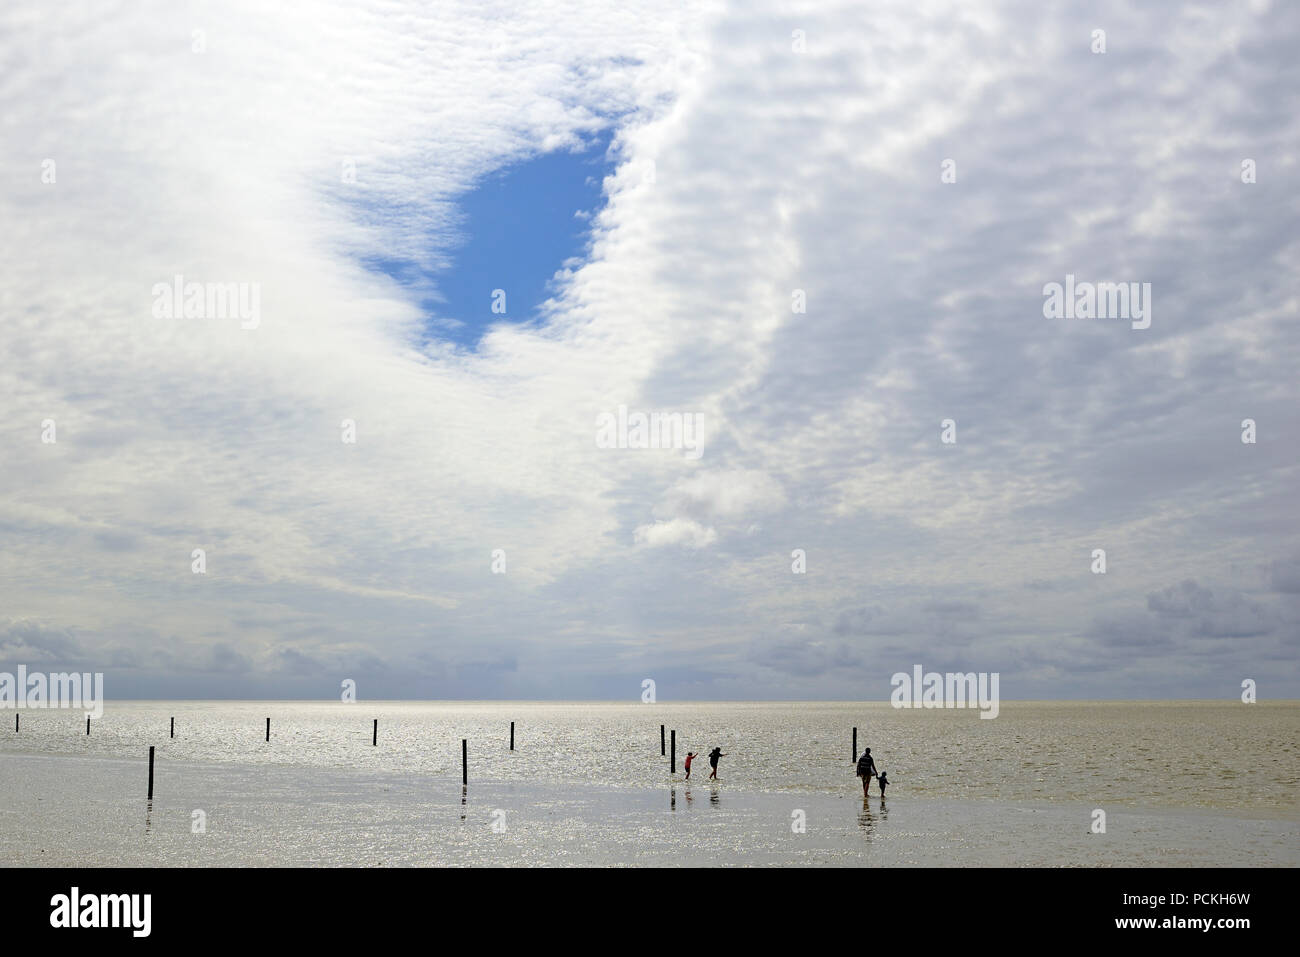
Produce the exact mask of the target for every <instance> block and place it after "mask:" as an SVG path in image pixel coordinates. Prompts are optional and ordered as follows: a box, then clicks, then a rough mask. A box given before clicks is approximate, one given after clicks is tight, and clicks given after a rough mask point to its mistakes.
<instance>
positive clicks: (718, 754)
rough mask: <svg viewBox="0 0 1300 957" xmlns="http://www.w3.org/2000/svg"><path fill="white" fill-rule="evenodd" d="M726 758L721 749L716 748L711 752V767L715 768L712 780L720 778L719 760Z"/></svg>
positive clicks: (710, 776)
mask: <svg viewBox="0 0 1300 957" xmlns="http://www.w3.org/2000/svg"><path fill="white" fill-rule="evenodd" d="M725 757H726V755H725V754H723V753H722V749H721V748H714V749H713V750H712V751H710V752H709V767H711V768H713V773H712V774H710V775H709V778H710V779H716V778H717V777H718V758H725Z"/></svg>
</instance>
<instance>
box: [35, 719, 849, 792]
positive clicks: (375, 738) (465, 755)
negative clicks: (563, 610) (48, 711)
mask: <svg viewBox="0 0 1300 957" xmlns="http://www.w3.org/2000/svg"><path fill="white" fill-rule="evenodd" d="M665 727H666V725H662V724H661V725H659V754H660V756H664V755H670V756H669V758H668V770H669V773H670V774H676V773H677V729H676V728H673V729H672V730H671V731H669V732H667V734H668V736H669V737H668V738H667V740H665V730H664V729H665ZM14 731H15V732H17V731H18V715H16V714H15V715H14ZM86 734H90V716H89V715H87V716H86ZM170 736H171V737H173V738H174V737H176V719H175V718H172V719H171V731H170ZM266 740H268V741H270V740H271V719H270V718H267V719H266ZM669 742H671V744H669ZM370 745H371V747H378V746H379V719H378V718H375V723H374V725H373V727H372V729H371V733H370ZM670 747H671V751H669V750H668V749H669V748H670ZM514 749H515V723H514V722H513V721H511V722H510V750H511V751H513V750H514ZM850 760H851V761H852V762H853V763H855V764H856V763H857V760H858V729H857V728H856V727H855V728H854V729H853V751H852V755H851V757H850ZM460 783H461V784H463V785H465V784H469V739H468V738H461V739H460ZM149 800H151V801H152V800H153V745H150V746H149Z"/></svg>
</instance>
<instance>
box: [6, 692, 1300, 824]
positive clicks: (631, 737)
mask: <svg viewBox="0 0 1300 957" xmlns="http://www.w3.org/2000/svg"><path fill="white" fill-rule="evenodd" d="M0 714H5V713H4V712H0ZM173 715H174V716H175V717H176V728H177V731H176V737H175V739H169V738H168V736H167V734H168V719H169V718H170V717H171V716H173ZM268 716H269V717H270V718H271V724H272V733H271V740H270V742H269V743H268V742H266V741H265V740H264V736H265V721H266V718H267V717H268ZM374 718H378V719H379V746H378V747H377V748H376V747H371V744H370V742H371V721H372V719H374ZM4 720H8V719H7V718H6V719H4ZM511 721H514V722H515V746H516V750H515V751H513V752H511V751H510V750H509V735H510V722H511ZM661 723H662V724H666V725H667V726H668V728H670V729H673V728H675V729H676V730H677V760H678V770H679V772H680V769H681V761H682V758H683V757H684V756H685V754H686V752H687V750H688V749H690V750H695V751H699V752H701V753H707V752H708V751H709V750H710V749H711V748H712V747H714V746H715V745H717V746H719V747H721V748H722V750H723V751H724V752H726V753H727V755H728V756H727V757H726V758H723V759H722V764H721V772H720V776H721V777H722V778H723V779H724V780H725V782H726V784H727V786H728V787H729V788H731V789H733V790H735V789H744V790H757V791H777V792H781V791H809V792H814V793H823V794H840V793H843V792H844V791H845V790H846V789H848V790H849V791H852V789H853V788H854V787H856V786H857V784H856V780H855V778H854V777H853V769H852V764H851V756H850V751H851V749H852V738H851V734H852V728H853V727H854V726H857V728H858V746H859V748H862V747H870V748H871V749H872V753H873V755H874V756H875V758H876V763H877V765H878V766H879V767H881V768H882V769H885V770H887V771H888V772H889V778H890V781H891V784H892V786H893V788H894V793H895V794H897V795H900V796H901V795H902V794H903V793H907V794H908V795H910V796H912V797H928V798H951V799H969V798H986V799H994V800H1009V801H1034V802H1042V801H1046V802H1057V801H1082V802H1091V803H1094V804H1103V803H1104V804H1120V805H1135V806H1144V807H1171V808H1215V809H1220V810H1230V811H1249V812H1271V813H1277V814H1281V815H1287V816H1297V815H1300V804H1298V802H1297V798H1296V794H1297V785H1300V752H1298V751H1297V743H1298V742H1300V702H1268V703H1261V704H1255V705H1245V704H1240V703H1233V702H1223V703H1220V702H1004V703H1003V704H1002V707H1001V712H1000V714H999V716H998V717H997V718H995V719H992V720H989V719H981V718H980V717H979V712H978V711H975V710H955V709H954V710H922V709H918V710H907V709H895V708H892V707H890V706H889V705H888V704H887V703H871V704H854V703H826V702H809V703H801V702H764V703H743V702H742V703H722V704H694V703H674V704H654V705H643V704H639V703H637V704H629V703H621V702H620V703H581V704H577V703H574V704H566V703H536V702H438V703H430V702H390V701H384V702H371V703H360V704H343V703H341V702H269V703H268V702H236V701H210V702H193V701H187V702H120V703H109V704H108V705H107V706H106V707H105V711H104V715H103V717H102V718H101V719H99V720H98V721H95V722H94V724H93V727H92V730H91V735H90V737H86V734H85V718H84V715H83V714H82V713H80V712H72V711H53V710H49V711H37V710H29V711H24V712H22V724H21V732H20V733H18V734H13V733H12V725H10V727H9V728H7V729H5V730H0V753H3V752H17V753H47V754H51V753H52V754H73V755H95V754H98V755H106V756H113V757H135V756H139V755H141V754H146V753H147V752H148V748H149V746H150V745H155V746H157V748H158V756H159V760H187V761H196V762H208V761H217V762H243V763H250V764H283V765H293V766H301V767H317V768H355V769H358V770H373V771H376V772H384V771H388V772H394V773H398V774H420V775H426V776H429V777H448V778H452V779H456V780H458V779H459V777H460V742H461V739H462V738H465V739H468V741H469V749H470V752H469V753H470V776H471V780H474V781H481V780H491V781H527V782H533V783H553V784H557V785H568V784H573V783H578V782H591V783H596V782H599V783H602V784H609V785H615V786H623V787H651V786H657V785H660V784H662V783H664V782H665V781H667V780H668V773H667V769H668V759H667V758H666V757H661V756H660V753H659V725H660V724H661ZM701 766H702V767H703V772H704V774H705V775H706V776H707V774H708V765H707V762H705V761H704V759H703V758H702V757H701V758H700V759H699V763H697V765H696V769H697V770H696V771H695V772H693V773H694V774H699V770H698V769H699V768H701Z"/></svg>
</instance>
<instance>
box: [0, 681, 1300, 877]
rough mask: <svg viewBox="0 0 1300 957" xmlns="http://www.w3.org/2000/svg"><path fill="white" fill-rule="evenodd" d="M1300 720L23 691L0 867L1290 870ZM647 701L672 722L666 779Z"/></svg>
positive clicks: (1137, 706) (1174, 706)
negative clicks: (685, 770)
mask: <svg viewBox="0 0 1300 957" xmlns="http://www.w3.org/2000/svg"><path fill="white" fill-rule="evenodd" d="M172 715H175V717H176V727H177V736H176V738H175V739H170V738H168V736H167V730H168V719H169V718H170V717H171V716H172ZM267 716H270V717H271V719H272V735H271V741H270V742H269V743H268V742H266V741H265V740H264V734H265V720H266V717H267ZM374 717H378V718H379V719H380V725H379V746H378V747H372V746H371V743H370V742H371V720H372V719H373V718H374ZM511 720H513V721H515V723H516V750H515V751H514V752H511V751H510V750H509V747H508V744H509V726H510V721H511ZM1298 721H1300V707H1298V706H1297V705H1296V704H1294V703H1279V704H1269V705H1250V706H1248V705H1233V704H1218V703H1200V702H1197V703H1177V702H1156V703H1016V702H1013V703H1009V704H1004V705H1003V706H1002V712H1001V714H1000V716H999V717H998V718H996V719H994V720H984V719H980V718H979V717H978V712H975V711H968V712H959V711H924V710H917V711H896V710H894V709H892V708H890V707H889V706H888V705H861V704H837V703H833V704H826V703H814V704H802V703H764V704H744V703H737V704H672V705H630V704H622V703H618V704H599V703H598V704H550V703H545V704H543V703H518V702H509V703H495V702H466V703H437V704H431V703H401V702H382V703H374V704H370V705H366V704H357V705H344V704H341V703H304V702H280V703H270V704H268V703H264V702H253V703H249V702H183V703H180V702H131V703H123V704H116V705H109V706H108V707H107V709H106V710H105V713H104V716H103V718H102V719H100V720H98V721H96V722H94V724H93V726H92V733H91V735H90V737H89V738H87V736H86V734H85V719H84V716H83V715H81V714H79V713H75V712H66V711H27V712H24V713H23V714H22V728H21V731H20V732H19V733H17V734H15V733H13V731H12V725H10V727H9V729H7V730H6V731H5V732H0V864H3V865H9V866H12V865H33V864H34V865H95V866H103V865H125V864H134V865H171V866H189V865H214V864H225V865H247V866H266V865H289V864H300V865H375V864H381V865H428V864H471V865H485V866H492V865H502V864H510V865H518V864H524V865H532V864H552V865H570V864H604V865H609V864H613V865H623V864H627V865H636V864H656V865H686V866H706V865H715V864H728V865H774V864H794V865H819V866H864V865H865V866H877V865H918V864H928V865H940V866H966V865H977V864H978V865H1035V866H1074V865H1086V866H1116V865H1152V864H1162V865H1163V864H1168V865H1180V866H1181V865H1188V866H1193V865H1194V866H1213V865H1266V866H1276V865H1282V866H1296V865H1297V864H1300V812H1298V811H1297V806H1296V799H1295V794H1296V783H1297V766H1296V751H1295V742H1296V740H1297V735H1296V731H1297V730H1298V727H1297V723H1298ZM661 722H662V723H664V724H666V725H668V727H669V728H676V729H677V730H678V763H679V767H678V773H677V775H676V778H675V779H674V778H672V777H671V776H670V775H669V773H668V767H667V764H668V762H667V759H666V758H664V757H661V756H660V754H659V724H660V723H661ZM855 724H856V725H857V727H858V729H859V739H858V740H859V745H860V746H868V745H869V746H870V747H871V748H872V750H873V754H874V755H875V756H876V757H877V759H878V763H879V764H880V766H881V767H883V768H886V769H888V770H889V772H890V778H891V781H892V785H891V788H890V790H889V798H888V800H887V802H882V801H881V800H880V797H879V794H878V791H877V789H876V786H875V785H874V784H873V786H872V795H871V798H870V799H869V800H868V801H867V802H866V805H865V806H864V803H863V800H862V792H861V787H860V785H859V783H858V781H857V779H856V778H855V777H854V776H853V770H852V765H851V762H850V754H849V752H850V749H851V728H852V727H853V726H854V725H855ZM462 737H464V738H466V739H468V740H469V742H470V768H469V774H470V785H469V787H468V788H467V789H462V787H461V784H460V740H461V738H462ZM1207 741H1208V742H1210V743H1211V744H1210V746H1208V747H1207V746H1206V745H1205V742H1207ZM714 744H717V745H719V746H721V747H722V749H723V750H724V751H725V752H727V757H725V758H723V760H722V766H721V772H720V778H721V780H720V781H719V782H717V783H710V782H708V781H707V780H705V779H706V778H707V774H708V765H707V762H705V761H704V759H703V758H701V759H700V761H699V763H698V764H697V765H696V768H697V770H696V772H695V773H694V774H693V780H692V781H691V782H690V784H689V785H687V784H685V783H684V782H682V780H681V777H682V775H681V769H680V762H681V758H682V756H683V755H684V754H685V751H686V749H687V747H690V748H692V749H694V750H698V751H701V752H705V751H707V750H708V749H709V748H710V747H712V746H713V745H714ZM150 745H154V746H155V747H156V749H157V765H156V772H155V798H154V800H153V801H152V802H147V801H146V800H145V789H146V778H147V755H148V748H149V746H150ZM1207 755H1215V756H1229V757H1230V759H1231V760H1230V762H1229V761H1224V762H1223V764H1224V766H1223V767H1219V766H1218V763H1219V762H1218V759H1217V758H1216V759H1215V760H1213V761H1210V762H1209V765H1208V766H1207ZM1228 764H1231V767H1228V766H1227V765H1228ZM1096 809H1102V810H1104V811H1105V812H1106V815H1107V819H1106V832H1105V833H1103V834H1097V833H1093V832H1092V828H1091V825H1092V821H1093V812H1094V810H1096ZM195 811H202V812H203V815H204V823H205V833H202V834H196V833H194V829H193V822H194V820H195V813H194V812H195ZM800 825H801V826H800Z"/></svg>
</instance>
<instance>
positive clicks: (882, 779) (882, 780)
mask: <svg viewBox="0 0 1300 957" xmlns="http://www.w3.org/2000/svg"><path fill="white" fill-rule="evenodd" d="M876 783H877V784H879V785H880V798H881V800H884V798H885V788H887V787H888V786H889V777H888V775H887V772H885V771H881V772H880V773H879V774H878V775H876Z"/></svg>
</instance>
